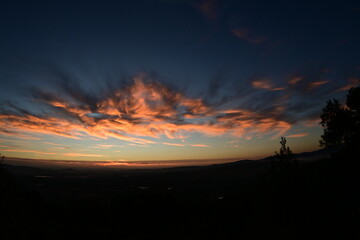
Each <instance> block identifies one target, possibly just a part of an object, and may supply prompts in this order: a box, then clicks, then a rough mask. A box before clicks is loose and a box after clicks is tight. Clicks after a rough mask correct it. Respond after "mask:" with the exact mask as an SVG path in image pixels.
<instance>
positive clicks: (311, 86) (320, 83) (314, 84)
mask: <svg viewBox="0 0 360 240" xmlns="http://www.w3.org/2000/svg"><path fill="white" fill-rule="evenodd" d="M328 82H329V81H327V80H323V81H316V82H312V83H310V84H309V88H310V89H313V88H317V87H320V86H321V85H324V84H326V83H328Z"/></svg>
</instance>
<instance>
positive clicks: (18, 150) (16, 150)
mask: <svg viewBox="0 0 360 240" xmlns="http://www.w3.org/2000/svg"><path fill="white" fill-rule="evenodd" d="M1 151H4V152H22V153H35V154H41V155H55V154H57V153H55V152H44V151H38V150H28V149H19V148H8V149H1Z"/></svg>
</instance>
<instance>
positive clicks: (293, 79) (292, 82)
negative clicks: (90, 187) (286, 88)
mask: <svg viewBox="0 0 360 240" xmlns="http://www.w3.org/2000/svg"><path fill="white" fill-rule="evenodd" d="M303 79H304V78H303V77H293V78H290V79H289V81H288V83H289V84H291V85H294V84H297V83H298V82H300V81H301V80H303Z"/></svg>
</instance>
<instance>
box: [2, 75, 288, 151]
mask: <svg viewBox="0 0 360 240" xmlns="http://www.w3.org/2000/svg"><path fill="white" fill-rule="evenodd" d="M62 85H63V86H62V87H61V89H62V93H61V94H57V93H55V92H48V91H44V90H42V89H37V90H36V91H34V93H33V102H34V104H37V106H36V107H37V108H42V109H43V111H42V112H44V113H45V114H35V113H30V112H29V111H27V112H26V113H25V114H24V112H21V111H17V110H14V109H12V110H11V111H8V112H7V111H5V110H3V111H1V112H2V113H1V114H0V131H7V132H8V134H13V135H16V134H22V135H24V136H25V135H29V136H32V134H36V136H39V137H41V135H52V136H58V137H64V138H71V139H75V140H81V139H86V138H94V139H99V140H103V139H109V138H115V139H118V140H121V141H125V142H129V143H131V144H135V145H138V146H140V145H148V144H154V143H156V141H155V140H156V139H160V138H168V139H184V138H187V137H189V136H190V135H191V134H192V133H200V134H202V135H205V136H222V135H231V136H236V137H242V136H245V135H247V138H249V136H250V135H251V136H253V137H254V136H258V135H262V134H265V133H266V134H269V133H270V134H275V135H278V134H282V133H284V132H286V131H287V130H288V129H289V128H290V127H291V124H290V123H288V122H286V121H282V120H279V119H277V118H276V116H271V115H263V114H261V113H260V112H257V111H254V110H248V109H240V108H226V109H224V107H221V106H218V105H216V104H214V105H211V104H208V103H206V102H205V101H204V100H203V99H202V98H200V97H199V98H194V97H189V96H187V95H186V94H185V93H184V92H181V91H177V90H175V89H173V88H170V87H168V86H166V85H164V84H162V83H160V82H157V81H154V80H151V79H148V77H147V76H146V75H144V74H138V75H136V76H134V77H133V79H132V81H131V82H130V83H128V84H125V85H123V86H122V87H120V88H117V89H110V90H108V91H107V92H106V93H105V94H102V95H101V94H100V95H98V96H96V97H93V96H91V95H90V94H88V93H83V90H82V89H81V88H79V87H78V86H74V87H76V88H77V91H78V92H79V94H78V95H76V94H75V90H74V89H72V88H71V87H70V86H69V85H68V84H62ZM253 86H255V87H258V88H264V89H269V90H280V89H277V88H276V87H273V86H272V85H271V84H270V82H258V83H253ZM8 108H9V106H8ZM249 134H250V135H249ZM198 146H200V145H198ZM102 147H104V146H102ZM108 147H109V146H108ZM203 147H204V146H203Z"/></svg>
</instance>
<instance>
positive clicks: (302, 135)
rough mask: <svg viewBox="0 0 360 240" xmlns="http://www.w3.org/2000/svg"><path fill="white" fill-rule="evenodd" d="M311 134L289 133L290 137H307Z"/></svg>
mask: <svg viewBox="0 0 360 240" xmlns="http://www.w3.org/2000/svg"><path fill="white" fill-rule="evenodd" d="M307 135H309V133H298V134H292V135H288V136H287V137H288V138H299V137H305V136H307Z"/></svg>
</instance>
